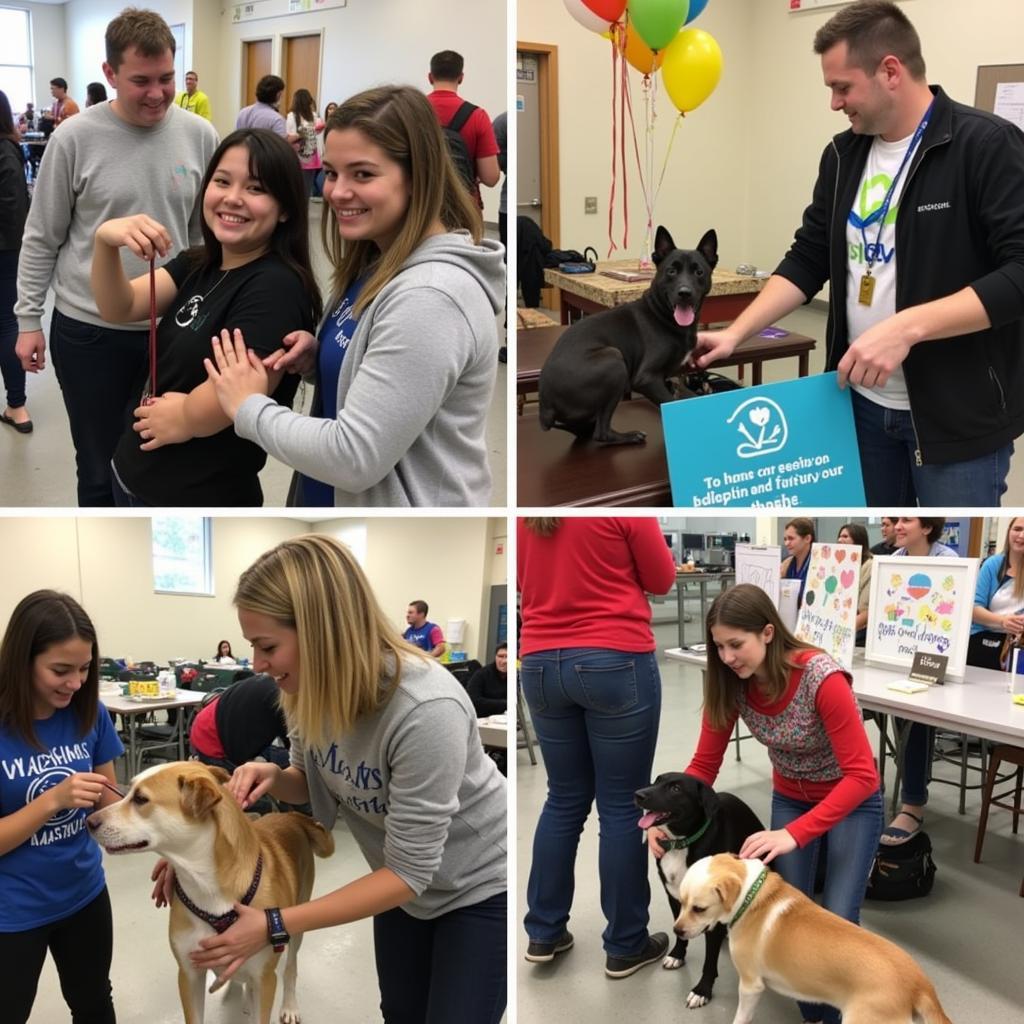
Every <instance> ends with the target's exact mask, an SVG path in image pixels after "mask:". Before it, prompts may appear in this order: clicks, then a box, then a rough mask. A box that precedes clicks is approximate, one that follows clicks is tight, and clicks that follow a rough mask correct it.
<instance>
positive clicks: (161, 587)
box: [152, 516, 213, 596]
mask: <svg viewBox="0 0 1024 1024" xmlns="http://www.w3.org/2000/svg"><path fill="white" fill-rule="evenodd" d="M152 523H153V589H154V590H156V591H157V592H158V593H161V594H192V595H196V594H200V595H206V596H212V595H213V555H212V544H211V536H212V534H211V530H210V520H209V519H207V518H204V517H202V516H153V519H152Z"/></svg>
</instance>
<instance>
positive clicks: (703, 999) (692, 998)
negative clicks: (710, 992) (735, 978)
mask: <svg viewBox="0 0 1024 1024" xmlns="http://www.w3.org/2000/svg"><path fill="white" fill-rule="evenodd" d="M709 1002H711V996H699V995H697V993H696V992H691V993H690V994H689V995H688V996H687V997H686V1008H687V1009H688V1010H699V1009H700V1008H701V1007H702V1006H707V1005H708V1003H709Z"/></svg>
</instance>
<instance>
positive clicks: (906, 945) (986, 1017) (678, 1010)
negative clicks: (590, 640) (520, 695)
mask: <svg viewBox="0 0 1024 1024" xmlns="http://www.w3.org/2000/svg"><path fill="white" fill-rule="evenodd" d="M675 635H676V626H675V624H674V623H672V624H668V623H666V624H665V625H659V626H656V627H655V636H656V638H657V641H658V647H659V650H663V649H665V648H666V647H669V646H673V645H674V644H675V642H676V641H675ZM659 661H660V664H661V678H662V684H663V699H662V715H661V729H660V736H659V740H658V747H657V753H656V754H655V759H654V769H653V774H654V775H657V774H658V773H659V772H663V771H672V770H677V771H678V770H681V769H682V768H684V767H685V766H686V764H687V763H688V762H689V759H690V756H691V754H692V753H693V750H694V748H695V746H696V741H697V735H698V732H699V726H700V705H701V680H700V672H699V670H697V669H695V668H691V667H689V666H683V665H680V664H678V663H673V662H668V661H666V660H664V659H659ZM868 728H869V733H870V735H871V738H872V746H873V747H874V748H876V749H877V731H876V730H875V727H874V726H873V725H869V727H868ZM733 749H734V748H730V750H729V753H728V754H727V755H726V760H725V762H724V764H723V766H722V771H721V774H720V776H719V779H718V783H717V785H718V788H720V789H724V790H729V791H731V792H733V793H736V794H737V795H738V796H740V797H742V798H743V799H744V800H746V801H747V802H748V803H749V804H750V805H751V807H752V808H753V809H754V810H755V811H756V812H757V814H758V815H759V816H760V817H761V819H762V820H763V821H766V822H767V821H768V820H769V817H770V789H771V767H770V764H769V761H768V756H767V753H766V752H765V750H764V748H763V747H760V746H759V745H758V744H756V743H753V742H751V743H744V744H743V760H742V761H740V762H737V761H736V760H735V756H734V753H733ZM538 760H539V763H538V764H537V765H536V766H531V765H530V763H529V759H528V757H527V752H526V750H525V749H523V750H520V751H519V752H518V756H517V765H516V776H517V821H518V837H517V849H518V854H517V857H518V865H517V873H518V879H517V884H516V892H517V899H518V907H517V919H516V922H515V923H514V928H515V930H516V935H517V943H518V947H519V948H518V953H517V957H516V963H515V965H514V967H513V968H512V970H513V971H514V973H515V975H516V986H517V993H518V994H517V1002H518V1014H519V1016H518V1020H519V1021H520V1022H527V1021H529V1022H533V1021H555V1020H557V1021H559V1022H561V1024H575V1022H584V1021H587V1022H589V1021H614V1020H666V1021H675V1022H679V1021H683V1020H686V1021H687V1022H688V1024H728V1022H730V1021H731V1020H732V1019H733V1014H734V1013H735V1012H736V1004H737V998H736V992H737V979H736V972H735V969H734V968H733V965H732V962H731V960H730V959H729V956H728V954H727V953H726V951H725V950H723V951H722V956H721V959H720V962H719V978H718V983H717V986H716V988H715V996H714V998H713V999H712V1001H711V1003H709V1004H708V1005H707V1006H706V1007H704V1008H703V1009H699V1010H693V1011H690V1010H687V1009H686V1006H685V1002H684V1000H685V997H686V993H687V992H688V991H689V986H690V985H691V984H693V983H694V982H695V981H696V980H697V978H698V977H699V971H700V965H701V962H702V959H703V947H702V945H701V943H700V940H698V941H697V942H696V943H694V944H693V945H692V946H691V950H690V956H689V959H688V961H687V963H686V964H685V965H684V966H683V967H682V968H680V969H679V970H678V971H672V972H669V971H665V970H663V969H662V968H661V966H660V965H659V964H654V965H652V966H650V967H646V968H644V969H643V970H641V971H638V972H637V973H636V974H634V975H633V976H631V977H629V978H624V979H621V980H617V981H613V980H611V979H609V978H606V977H605V975H604V954H603V951H602V949H601V930H602V929H603V927H604V918H603V916H602V914H601V910H600V905H599V903H598V880H597V822H596V814H591V817H590V818H589V819H588V821H587V825H586V828H585V829H584V833H583V837H582V840H581V843H580V850H579V856H578V858H577V864H576V897H575V902H574V906H573V912H572V917H571V920H570V921H569V928H570V930H571V931H572V933H573V935H574V936H575V939H576V944H575V947H574V948H573V949H572V950H570V951H569V952H568V953H565V954H562V955H560V956H558V957H557V958H556V959H555V961H554V963H553V964H544V965H533V964H529V963H527V962H526V961H525V960H523V953H524V952H525V949H526V939H525V933H524V932H523V929H522V924H521V922H522V919H523V915H524V914H525V909H526V908H525V902H524V894H525V891H526V881H527V877H528V875H529V869H530V857H531V845H532V841H533V831H534V827H535V825H536V821H537V817H538V815H539V813H540V809H541V807H542V805H543V802H544V797H545V792H546V782H545V775H544V766H543V761H542V760H541V759H540V758H539V757H538ZM942 769H943V774H946V773H949V777H952V771H953V769H952V768H950V767H949V766H942ZM892 777H893V770H892V764H891V762H890V763H889V767H888V781H889V783H890V784H891V783H892ZM930 796H931V799H930V802H929V805H928V811H927V816H926V823H925V828H926V829H927V831H928V834H929V835H930V836H931V840H932V845H933V856H934V859H935V863H936V865H937V867H938V872H937V875H936V880H935V887H934V889H933V890H932V892H931V893H930V894H929V895H928V896H927V897H925V898H923V899H918V900H910V901H906V902H901V903H888V904H887V903H874V902H867V903H865V905H864V911H863V924H864V926H865V927H866V928H868V929H870V930H871V931H874V932H877V933H878V934H880V935H883V936H885V937H886V938H888V939H890V940H892V941H893V942H895V943H896V944H897V945H899V946H901V947H902V948H903V949H905V950H906V951H907V952H908V953H910V954H911V955H912V956H913V957H914V958H915V959H916V960H917V961H918V962H919V963H920V964H921V966H922V967H923V968H924V970H925V972H926V973H927V974H928V975H929V977H930V978H931V979H932V981H933V983H934V984H935V987H936V989H937V991H938V994H939V998H940V999H941V1001H942V1003H943V1006H944V1008H945V1011H946V1013H947V1014H948V1016H949V1017H950V1018H951V1019H952V1020H954V1021H956V1022H957V1024H1009V1022H1010V1021H1020V1020H1021V1019H1022V1018H1021V1009H1020V1007H1021V1001H1022V997H1024V987H1022V982H1021V975H1020V974H1019V973H1018V972H1019V970H1020V963H1019V961H1020V950H1021V936H1022V935H1024V899H1021V898H1020V897H1019V896H1018V895H1017V893H1018V890H1019V888H1020V884H1021V875H1022V874H1024V836H1014V835H1013V834H1012V833H1011V817H1012V816H1011V815H1010V814H1009V813H1008V812H1005V811H1001V810H999V809H994V810H993V811H992V813H991V815H990V817H989V826H988V831H987V834H986V839H985V848H984V855H983V861H982V863H981V864H974V863H973V860H972V858H973V854H974V839H975V830H976V828H977V822H978V808H979V806H980V798H979V796H978V793H977V792H976V791H973V792H970V793H969V794H968V798H967V813H966V814H965V815H964V816H962V817H961V816H960V815H959V814H958V813H957V798H958V794H957V790H956V788H955V787H953V786H944V785H937V784H934V783H933V785H932V787H931V793H930ZM637 841H638V842H639V841H640V839H639V835H638V838H637ZM650 878H651V893H652V898H651V923H650V928H651V931H669V930H670V929H671V926H672V920H671V914H670V912H669V907H668V900H667V898H666V896H665V893H664V890H662V889H661V888H660V886H659V883H658V879H657V874H656V871H655V869H654V867H653V862H652V866H651V870H650ZM799 1020H800V1014H799V1012H798V1010H797V1008H796V1005H795V1003H794V1002H792V1001H791V1000H789V999H786V998H784V997H782V996H779V995H777V994H775V993H772V992H768V993H766V994H765V996H764V997H763V999H762V1000H761V1003H760V1005H759V1007H758V1011H757V1022H758V1024H796V1022H798V1021H799ZM894 1024H896V1022H895V1021H894Z"/></svg>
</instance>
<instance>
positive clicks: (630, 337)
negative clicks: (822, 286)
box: [538, 227, 718, 444]
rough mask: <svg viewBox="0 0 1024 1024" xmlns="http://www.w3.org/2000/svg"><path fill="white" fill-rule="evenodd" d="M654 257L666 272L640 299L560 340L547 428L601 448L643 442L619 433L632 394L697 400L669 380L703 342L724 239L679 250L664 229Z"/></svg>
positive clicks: (541, 391) (551, 366)
mask: <svg viewBox="0 0 1024 1024" xmlns="http://www.w3.org/2000/svg"><path fill="white" fill-rule="evenodd" d="M651 259H652V260H653V261H654V263H655V265H656V266H657V268H658V270H657V273H656V274H655V276H654V280H653V281H652V282H651V286H650V288H648V289H647V291H646V292H644V294H643V295H642V296H641V297H640V298H639V299H637V300H636V301H635V302H627V303H626V304H625V305H622V306H617V307H615V308H614V309H609V310H606V311H605V312H602V313H595V314H593V315H592V316H585V317H582V318H581V319H579V320H577V321H576V323H574V324H573V325H572V326H571V327H569V328H567V329H566V330H565V332H564V333H563V334H562V336H561V337H560V338H559V339H558V341H557V342H556V344H555V347H554V348H553V349H552V351H551V355H550V356H548V358H547V361H546V362H545V363H544V367H543V369H542V370H541V372H540V381H539V385H538V400H539V414H540V426H541V430H550V429H551V428H552V427H560V428H561V429H562V430H568V431H569V432H570V433H573V434H575V435H576V437H577V438H579V439H580V440H582V441H585V440H589V439H591V438H593V440H595V441H598V442H600V443H601V444H642V443H643V441H644V439H645V437H646V435H645V434H644V433H643V431H640V430H634V431H631V432H629V433H625V434H623V433H619V432H618V431H616V430H612V425H611V424H612V414H613V413H614V412H615V407H616V406H617V405H618V404H619V402H620V401H621V400H622V398H623V396H624V395H625V394H626V393H627V392H629V391H637V392H639V393H640V394H641V395H643V396H644V397H645V398H649V399H650V400H651V401H652V402H654V404H655V405H661V404H662V403H663V402H671V401H672V400H673V399H675V398H688V397H690V396H691V394H692V393H691V392H689V391H683V392H682V393H680V394H673V393H672V391H671V390H670V389H669V386H668V384H667V383H666V381H667V380H668V378H670V377H674V376H675V375H676V374H677V373H678V372H679V368H680V367H681V366H682V364H683V361H684V360H685V359H686V357H687V356H688V355H689V354H690V351H691V349H692V348H693V346H694V344H695V342H696V340H697V324H698V323H700V319H699V314H700V307H701V303H702V302H703V301H704V297H705V296H706V295H707V293H708V290H709V289H710V288H711V272H712V271H713V270H714V268H715V264H717V263H718V236H717V235H716V234H715V232H714V231H708V232H705V234H704V237H703V238H702V239H701V240H700V242H699V243H698V244H697V248H696V249H677V248H676V244H675V242H673V241H672V236H671V235H670V234H669V233H668V232H667V231H666V230H665V229H664V228H663V227H659V228H658V231H657V234H656V235H655V240H654V252H653V253H652V254H651Z"/></svg>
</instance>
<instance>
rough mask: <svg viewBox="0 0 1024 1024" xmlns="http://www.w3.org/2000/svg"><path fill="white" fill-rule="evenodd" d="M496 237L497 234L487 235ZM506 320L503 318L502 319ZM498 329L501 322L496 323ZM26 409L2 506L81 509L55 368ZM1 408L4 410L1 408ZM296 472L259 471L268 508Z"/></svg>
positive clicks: (319, 273)
mask: <svg viewBox="0 0 1024 1024" xmlns="http://www.w3.org/2000/svg"><path fill="white" fill-rule="evenodd" d="M321 209H322V207H321V205H320V204H319V203H311V205H310V243H311V249H312V253H313V268H314V270H315V271H316V277H317V281H318V283H319V285H320V289H321V292H322V293H323V294H325V295H326V294H327V291H328V288H329V278H330V266H329V264H328V263H327V260H326V257H325V256H324V254H323V251H322V247H321V245H320V211H321ZM488 235H489V237H490V236H491V235H493V237H494V238H497V231H496V230H495V231H494V232H490V231H488ZM52 302H53V293H52V292H51V293H50V295H49V297H48V300H47V309H46V316H45V317H44V320H43V329H44V330H45V331H46V332H47V337H49V327H50V313H51V311H52ZM502 319H503V318H502ZM498 327H499V331H500V330H501V323H500V321H499V324H498ZM495 362H496V363H497V367H498V373H497V378H496V381H495V388H494V397H493V399H492V400H491V407H490V409H489V410H488V414H487V451H488V455H489V458H490V465H491V475H492V477H493V480H494V488H493V492H492V496H491V505H492V506H494V507H498V508H503V507H504V506H505V505H506V503H507V500H508V481H507V476H508V469H507V466H508V458H507V448H506V444H505V437H506V430H507V422H506V420H507V410H508V395H507V391H508V375H507V368H506V366H505V364H504V363H498V362H497V353H495ZM27 391H28V403H27V405H28V410H29V414H30V415H31V417H32V420H33V422H34V424H35V431H34V432H33V433H31V434H28V435H23V434H18V433H17V432H16V431H14V430H11V429H4V430H2V431H0V506H8V507H64V508H70V507H74V506H75V505H77V498H76V490H75V450H74V447H73V446H72V444H71V434H70V431H69V429H68V421H67V414H66V413H65V411H64V402H63V400H62V397H61V393H60V388H59V387H58V385H57V377H56V375H55V374H54V372H53V368H52V366H50V365H48V366H47V368H46V369H45V370H44V371H43V372H42V373H39V374H35V375H29V378H28V387H27ZM312 398H313V389H312V388H311V387H308V386H306V385H302V386H301V387H300V390H299V394H298V397H297V398H296V401H295V405H294V408H295V409H296V411H299V412H308V410H309V406H310V403H311V402H312ZM0 409H2V406H0ZM291 477H292V470H291V468H290V467H288V466H285V465H284V464H283V463H280V462H278V461H277V460H276V459H274V458H273V457H272V456H271V457H269V458H268V459H267V464H266V466H265V467H264V469H263V472H262V473H260V483H261V485H262V487H263V495H264V506H265V507H267V508H274V507H282V506H284V504H285V500H286V498H287V495H288V486H289V483H290V482H291Z"/></svg>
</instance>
